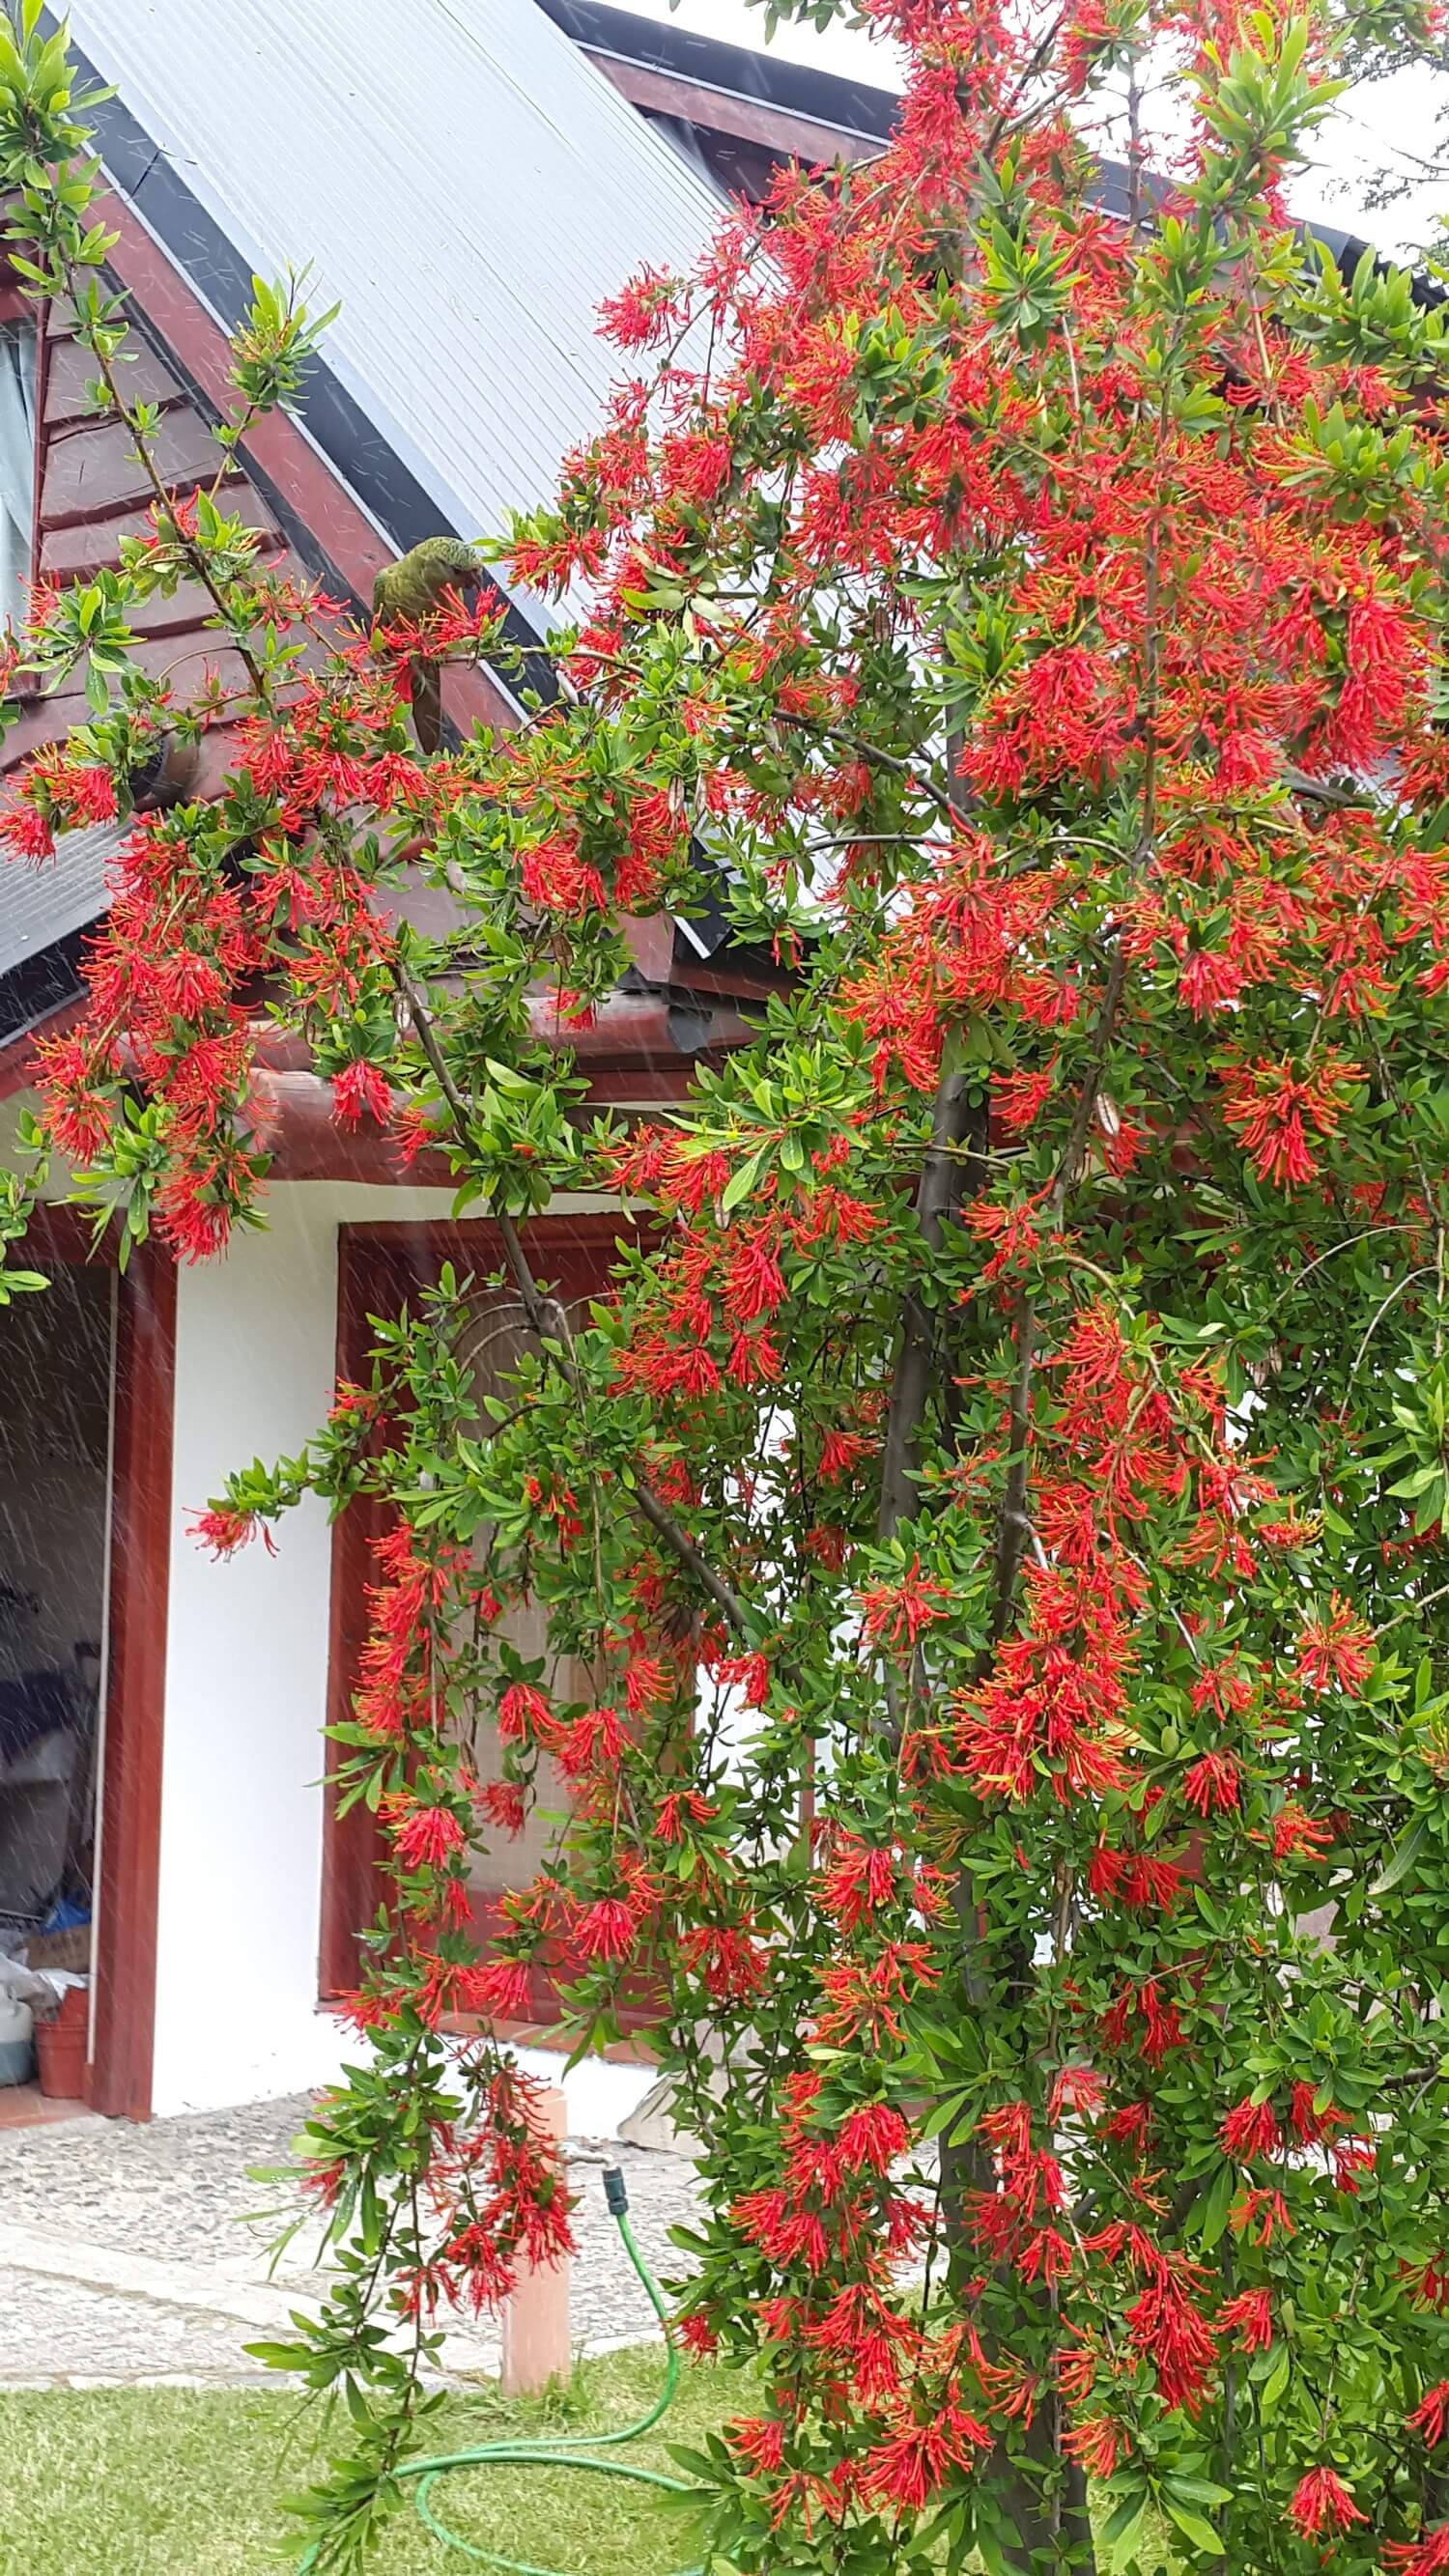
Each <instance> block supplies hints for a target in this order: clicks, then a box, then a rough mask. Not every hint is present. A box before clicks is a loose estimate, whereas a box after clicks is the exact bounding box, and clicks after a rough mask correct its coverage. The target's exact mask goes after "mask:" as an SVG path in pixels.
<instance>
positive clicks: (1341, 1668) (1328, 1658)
mask: <svg viewBox="0 0 1449 2576" xmlns="http://www.w3.org/2000/svg"><path fill="white" fill-rule="evenodd" d="M1373 1662H1374V1641H1373V1632H1372V1630H1371V1629H1368V1628H1366V1627H1365V1626H1364V1624H1363V1621H1362V1620H1361V1619H1358V1618H1355V1616H1354V1614H1353V1611H1352V1610H1351V1609H1350V1607H1349V1605H1348V1603H1347V1602H1346V1601H1345V1600H1343V1599H1342V1598H1341V1596H1340V1595H1339V1594H1338V1593H1337V1592H1335V1593H1333V1594H1331V1595H1330V1598H1329V1604H1328V1616H1327V1618H1326V1619H1310V1620H1309V1622H1308V1623H1307V1625H1306V1627H1305V1628H1304V1630H1303V1633H1302V1635H1301V1636H1300V1638H1299V1640H1298V1670H1299V1673H1300V1675H1301V1677H1302V1679H1303V1680H1304V1681H1305V1682H1306V1683H1307V1684H1308V1686H1309V1688H1310V1690H1334V1689H1337V1690H1345V1691H1356V1690H1357V1689H1358V1688H1359V1685H1360V1684H1361V1683H1362V1682H1365V1681H1366V1680H1367V1679H1368V1676H1369V1674H1370V1673H1371V1672H1372V1670H1373Z"/></svg>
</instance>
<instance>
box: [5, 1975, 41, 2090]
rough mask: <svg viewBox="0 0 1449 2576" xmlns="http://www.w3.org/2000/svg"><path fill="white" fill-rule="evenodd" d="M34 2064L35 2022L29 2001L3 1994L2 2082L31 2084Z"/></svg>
mask: <svg viewBox="0 0 1449 2576" xmlns="http://www.w3.org/2000/svg"><path fill="white" fill-rule="evenodd" d="M34 2067H35V2025H34V2020H33V2017H32V2014H31V2010H30V2006H29V2004H18V2003H16V2001H15V1999H14V1997H13V1996H11V1995H7V1994H4V1993H0V2084H28V2083H29V2081H30V2078H31V2075H32V2073H33V2071H34Z"/></svg>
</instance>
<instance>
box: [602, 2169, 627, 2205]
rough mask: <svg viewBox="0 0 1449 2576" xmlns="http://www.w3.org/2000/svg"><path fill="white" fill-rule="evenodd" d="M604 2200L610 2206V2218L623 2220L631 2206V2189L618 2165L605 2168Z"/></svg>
mask: <svg viewBox="0 0 1449 2576" xmlns="http://www.w3.org/2000/svg"><path fill="white" fill-rule="evenodd" d="M604 2198H605V2200H606V2201H607V2202H608V2204H609V2216H610V2217H611V2218H622V2217H623V2216H624V2214H625V2212H626V2210H627V2209H628V2206H629V2187H628V2185H627V2183H626V2182H625V2180H624V2177H623V2175H622V2173H621V2172H620V2170H619V2168H618V2166H617V2165H605V2167H604Z"/></svg>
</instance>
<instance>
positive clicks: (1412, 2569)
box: [1384, 2522, 1449, 2576]
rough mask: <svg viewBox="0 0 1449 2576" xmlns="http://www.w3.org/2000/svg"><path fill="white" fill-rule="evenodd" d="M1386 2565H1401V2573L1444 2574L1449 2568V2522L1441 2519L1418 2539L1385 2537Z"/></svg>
mask: <svg viewBox="0 0 1449 2576" xmlns="http://www.w3.org/2000/svg"><path fill="white" fill-rule="evenodd" d="M1384 2565H1385V2567H1395V2568H1397V2569H1398V2571H1399V2576H1444V2571H1445V2569H1446V2568H1449V2522H1441V2523H1438V2524H1437V2525H1436V2526H1435V2528H1434V2530H1433V2531H1430V2532H1424V2533H1421V2534H1420V2536H1419V2538H1418V2539H1417V2540H1388V2541H1385V2543H1384Z"/></svg>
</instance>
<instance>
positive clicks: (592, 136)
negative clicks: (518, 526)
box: [70, 0, 718, 534]
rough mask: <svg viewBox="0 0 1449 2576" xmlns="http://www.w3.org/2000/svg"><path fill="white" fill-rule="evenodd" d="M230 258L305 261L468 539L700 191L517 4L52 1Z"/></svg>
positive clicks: (551, 476)
mask: <svg viewBox="0 0 1449 2576" xmlns="http://www.w3.org/2000/svg"><path fill="white" fill-rule="evenodd" d="M70 20H71V25H72V27H73V30H74V34H75V39H76V42H77V44H78V45H80V46H81V47H82V49H83V50H84V52H85V53H86V54H87V55H88V56H90V58H91V59H92V60H93V61H94V62H95V64H96V65H97V67H98V69H99V70H100V71H101V72H102V74H103V75H104V77H105V78H106V79H107V80H109V81H113V82H114V83H115V84H116V85H117V87H118V89H119V91H120V93H121V97H122V99H123V101H124V103H125V105H126V106H127V107H128V108H129V109H130V111H131V113H132V114H133V115H134V116H135V117H136V118H137V119H138V121H139V122H140V123H141V124H142V125H144V126H145V128H146V130H147V132H148V133H149V134H150V135H151V136H152V138H153V139H154V140H155V142H156V143H157V144H158V145H159V146H160V147H161V149H162V150H163V151H164V152H165V153H167V154H168V155H169V156H170V157H171V158H172V160H173V161H174V164H175V166H176V169H177V173H178V175H179V176H180V177H181V178H182V179H183V180H184V182H185V183H186V185H187V186H188V187H189V188H190V189H191V190H192V192H193V194H194V195H195V197H196V198H197V199H198V200H199V201H200V203H201V204H202V205H203V206H204V207H205V208H206V210H207V211H208V212H209V213H210V214H211V215H212V216H213V217H214V219H215V221H216V222H217V223H218V224H220V225H221V227H222V229H223V230H224V231H225V232H226V234H227V235H228V238H229V239H230V240H231V241H233V242H234V244H235V246H236V248H237V249H238V250H239V251H240V252H241V253H242V255H243V256H244V257H245V258H246V259H248V260H249V261H250V262H251V264H252V265H253V266H254V267H255V268H257V269H258V270H260V271H261V272H262V273H264V274H266V275H275V274H277V273H278V272H280V271H281V270H282V269H284V268H285V267H287V266H288V264H291V265H293V266H297V267H301V266H302V265H304V264H305V263H306V262H307V261H309V260H310V261H311V262H313V264H314V284H313V288H312V290H311V292H312V295H313V298H314V300H315V302H316V303H317V304H319V305H325V304H328V303H331V302H332V301H333V300H334V299H338V298H340V299H341V303H342V311H341V314H340V315H339V317H338V320H337V322H336V323H335V324H334V325H333V328H332V330H331V331H330V332H329V334H328V339H327V356H328V360H329V363H330V365H331V366H332V368H333V370H334V371H335V373H336V375H337V377H338V378H339V380H340V381H341V382H342V383H343V384H344V385H345V387H346V388H347V390H348V391H349V392H350V393H351V394H352V395H353V397H354V398H355V399H356V401H357V402H358V403H359V404H360V405H361V407H362V408H363V410H364V411H365V412H366V414H367V417H368V418H369V420H371V421H372V422H373V424H374V425H375V427H376V429H377V431H378V433H379V436H380V437H381V438H382V439H383V440H385V441H386V443H387V444H388V446H389V447H391V448H392V449H393V451H394V452H395V454H397V455H398V456H399V457H400V458H401V459H402V461H403V462H404V463H405V464H406V465H407V466H408V467H409V468H410V470H411V471H412V472H413V473H414V474H415V475H416V476H417V478H418V480H419V482H420V483H421V484H423V486H424V487H425V488H426V489H427V490H428V491H429V492H430V493H431V494H432V496H433V497H434V498H435V499H436V501H437V503H438V505H439V510H440V512H441V513H442V514H443V516H444V517H445V518H446V519H447V520H449V521H450V522H452V523H453V524H454V525H456V526H458V527H459V528H460V529H462V530H464V531H465V532H467V533H469V534H471V533H473V532H475V531H482V532H488V533H495V532H497V531H498V530H499V529H500V528H501V526H502V525H503V523H504V521H505V518H506V515H507V512H508V511H509V509H510V508H523V507H527V506H529V505H530V504H532V503H535V502H537V501H539V500H542V499H545V498H547V496H548V495H549V493H550V491H551V490H552V487H553V485H554V482H555V480H556V478H557V474H558V469H559V465H560V463H561V461H562V459H563V457H564V456H565V455H566V454H567V453H568V451H569V449H570V448H572V447H573V446H575V445H576V444H577V443H578V442H579V441H580V440H581V439H582V438H584V437H586V436H587V435H588V433H589V432H590V430H591V429H592V428H593V427H594V426H595V425H596V424H597V422H598V420H599V417H600V410H601V405H602V401H603V397H604V395H605V392H606V390H607V388H608V386H609V384H610V382H611V381H612V380H613V378H614V377H615V375H616V374H617V373H618V372H619V369H618V361H617V356H616V353H614V352H612V351H610V350H609V349H607V348H605V347H604V346H603V344H602V343H601V342H600V341H599V340H598V338H597V336H596V332H595V327H594V326H595V317H596V314H597V309H598V306H599V303H600V301H601V300H602V298H603V297H604V296H606V295H608V294H611V293H614V292H616V291H617V289H618V287H619V286H620V285H621V284H622V283H623V281H624V280H625V278H627V277H628V276H629V275H631V274H632V273H633V271H635V270H636V269H638V268H639V267H640V266H642V265H643V264H644V263H645V262H646V261H648V262H652V263H654V264H656V265H660V266H672V267H680V266H685V265H687V264H688V263H689V262H690V261H691V260H692V259H693V257H694V256H695V254H696V252H697V251H698V248H699V246H700V244H701V243H702V241H703V240H704V239H705V238H706V236H707V234H708V232H709V230H710V228H711V225H712V223H713V221H715V220H716V219H717V216H718V201H717V199H716V198H715V197H714V196H713V195H712V192H711V191H710V189H709V188H708V186H707V185H706V184H705V182H704V181H703V180H701V179H700V178H698V177H697V176H696V175H695V174H694V173H693V172H692V171H691V170H690V169H688V168H687V167H686V166H685V164H684V163H683V162H682V160H681V159H680V158H679V156H678V155H677V154H676V153H675V152H674V151H673V150H672V148H671V146H670V145H669V143H668V142H667V141H666V140H665V138H664V137H663V136H662V135H660V134H658V133H656V132H655V131H654V130H653V129H652V128H651V127H650V126H649V124H648V123H647V122H646V121H645V119H644V118H642V117H641V116H639V115H638V114H637V112H636V111H635V109H634V108H632V107H631V106H630V105H629V103H628V102H627V100H625V99H623V98H621V97H620V96H619V94H618V92H617V91H616V90H615V89H614V88H613V87H612V86H611V84H610V83H609V82H608V81H607V80H606V79H605V78H604V77H603V75H602V74H601V73H600V72H598V71H597V70H596V69H595V68H594V66H593V65H592V64H591V63H589V62H588V61H587V60H586V59H585V58H584V57H583V56H582V55H581V54H580V53H579V52H578V50H577V49H576V47H575V46H574V45H573V44H572V43H571V42H570V40H569V38H568V37H567V36H566V35H565V34H564V33H563V32H562V31H561V29H560V28H558V27H556V26H555V25H554V24H553V23H552V22H551V21H550V20H549V19H548V18H547V17H546V16H545V15H544V13H543V11H542V10H541V9H539V8H537V7H536V6H535V5H534V0H226V6H225V7H224V8H221V9H214V10H208V11H207V12H206V13H205V26H204V33H203V31H202V29H201V27H200V26H199V24H198V12H197V7H196V0H75V5H73V7H72V9H71V11H70Z"/></svg>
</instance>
